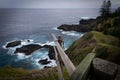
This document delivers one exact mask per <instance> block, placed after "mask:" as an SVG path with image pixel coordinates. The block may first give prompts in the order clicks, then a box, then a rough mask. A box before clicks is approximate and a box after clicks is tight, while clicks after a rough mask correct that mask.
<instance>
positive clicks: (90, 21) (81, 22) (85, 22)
mask: <svg viewBox="0 0 120 80" xmlns="http://www.w3.org/2000/svg"><path fill="white" fill-rule="evenodd" d="M95 20H96V19H82V20H80V21H79V24H84V25H86V24H91V23H92V22H94V21H95Z"/></svg>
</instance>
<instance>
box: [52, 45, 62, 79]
mask: <svg viewBox="0 0 120 80" xmlns="http://www.w3.org/2000/svg"><path fill="white" fill-rule="evenodd" d="M53 48H54V51H55V58H56V63H57V70H58V80H64V78H63V75H62V70H61V66H60V62H59V59H58V53H57V50H56V47H55V46H54V47H53Z"/></svg>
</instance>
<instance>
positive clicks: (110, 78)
mask: <svg viewBox="0 0 120 80" xmlns="http://www.w3.org/2000/svg"><path fill="white" fill-rule="evenodd" d="M117 70H118V67H117V65H116V64H114V63H111V62H109V61H106V60H103V59H100V58H95V59H94V60H93V62H92V72H91V74H92V79H91V80H114V78H115V76H116V73H117Z"/></svg>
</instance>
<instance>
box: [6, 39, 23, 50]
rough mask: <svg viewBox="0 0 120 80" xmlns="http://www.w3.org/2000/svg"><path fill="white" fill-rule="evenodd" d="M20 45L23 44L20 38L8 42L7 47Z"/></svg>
mask: <svg viewBox="0 0 120 80" xmlns="http://www.w3.org/2000/svg"><path fill="white" fill-rule="evenodd" d="M18 45H21V41H20V40H18V41H12V42H9V43H7V45H6V48H9V47H15V46H18Z"/></svg>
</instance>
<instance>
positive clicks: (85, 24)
mask: <svg viewBox="0 0 120 80" xmlns="http://www.w3.org/2000/svg"><path fill="white" fill-rule="evenodd" d="M95 20H96V19H82V20H80V21H79V24H72V25H68V24H63V25H61V26H59V27H57V28H58V29H61V30H64V31H77V32H88V31H90V30H91V28H90V23H92V22H94V21H95Z"/></svg>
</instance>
